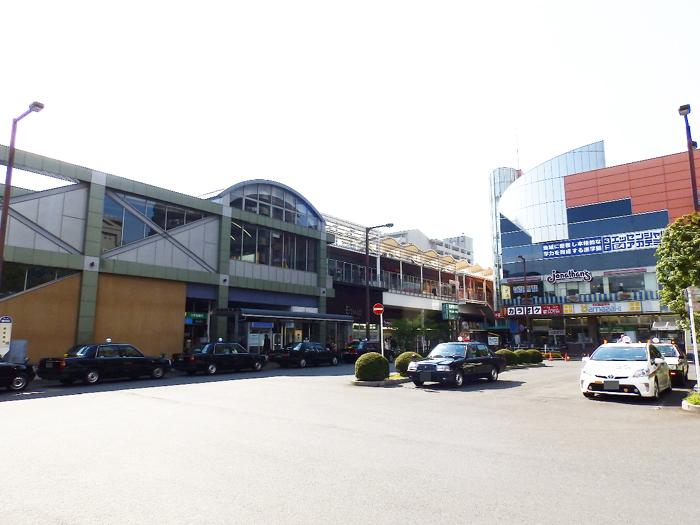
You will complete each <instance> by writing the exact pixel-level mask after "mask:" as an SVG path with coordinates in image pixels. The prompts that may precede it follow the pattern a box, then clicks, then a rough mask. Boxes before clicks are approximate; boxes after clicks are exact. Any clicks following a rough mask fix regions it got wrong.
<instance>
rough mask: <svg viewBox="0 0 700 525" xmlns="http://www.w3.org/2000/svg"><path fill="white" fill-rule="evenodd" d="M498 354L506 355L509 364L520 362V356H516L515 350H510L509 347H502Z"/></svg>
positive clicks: (497, 351)
mask: <svg viewBox="0 0 700 525" xmlns="http://www.w3.org/2000/svg"><path fill="white" fill-rule="evenodd" d="M496 355H500V356H502V357H504V358H505V360H506V364H507V365H508V366H512V365H517V364H518V358H517V357H516V356H515V352H513V351H512V350H508V349H507V348H501V349H500V350H496Z"/></svg>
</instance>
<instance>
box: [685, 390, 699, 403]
mask: <svg viewBox="0 0 700 525" xmlns="http://www.w3.org/2000/svg"><path fill="white" fill-rule="evenodd" d="M685 401H686V402H687V403H689V404H691V405H700V394H698V393H697V392H693V393H692V394H690V395H689V396H687V397H686V398H685Z"/></svg>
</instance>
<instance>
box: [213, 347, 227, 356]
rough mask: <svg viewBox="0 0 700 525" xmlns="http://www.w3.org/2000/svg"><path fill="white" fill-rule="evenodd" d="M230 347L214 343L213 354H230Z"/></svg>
mask: <svg viewBox="0 0 700 525" xmlns="http://www.w3.org/2000/svg"><path fill="white" fill-rule="evenodd" d="M230 354H231V349H230V348H229V346H228V345H216V346H215V347H214V355H230Z"/></svg>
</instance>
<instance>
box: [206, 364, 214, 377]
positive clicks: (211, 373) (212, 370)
mask: <svg viewBox="0 0 700 525" xmlns="http://www.w3.org/2000/svg"><path fill="white" fill-rule="evenodd" d="M207 374H209V375H210V376H213V375H214V374H216V365H215V364H214V363H209V366H207Z"/></svg>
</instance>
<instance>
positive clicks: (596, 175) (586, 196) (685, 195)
mask: <svg viewBox="0 0 700 525" xmlns="http://www.w3.org/2000/svg"><path fill="white" fill-rule="evenodd" d="M695 164H696V166H699V167H700V151H695ZM699 174H700V171H697V170H696V180H697V184H698V186H700V176H698V175H699ZM564 183H565V190H566V206H567V207H569V208H570V207H573V206H581V205H585V204H593V203H599V202H605V201H612V200H617V199H622V198H625V197H629V198H631V199H632V212H633V213H644V212H650V211H661V210H668V214H669V219H670V221H671V222H673V220H674V219H676V218H677V217H679V216H681V215H684V214H686V213H691V212H692V211H693V199H692V192H691V181H690V168H689V166H688V153H687V152H683V153H676V154H674V155H666V156H664V157H657V158H655V159H648V160H642V161H639V162H631V163H629V164H622V165H620V166H612V167H610V168H604V169H599V170H593V171H587V172H585V173H579V174H576V175H570V176H568V177H566V178H565V179H564Z"/></svg>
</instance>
